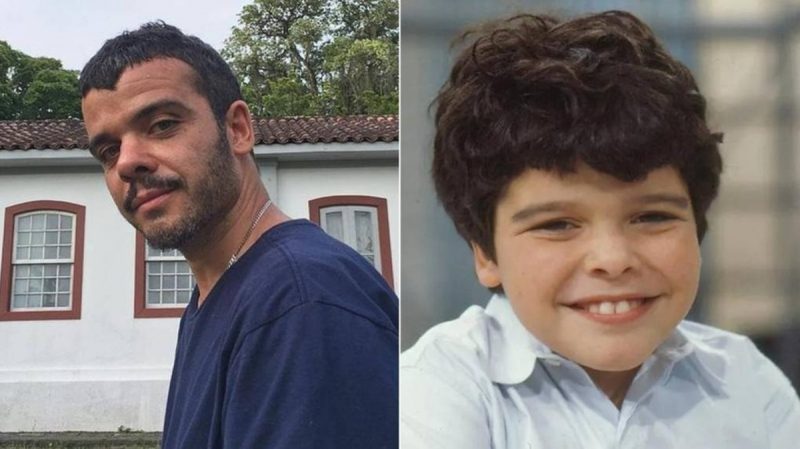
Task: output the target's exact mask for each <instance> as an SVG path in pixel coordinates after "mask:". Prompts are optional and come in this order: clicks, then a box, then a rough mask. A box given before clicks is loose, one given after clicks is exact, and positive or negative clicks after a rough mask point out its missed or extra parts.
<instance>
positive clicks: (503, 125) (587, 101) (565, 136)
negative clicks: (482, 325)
mask: <svg viewBox="0 0 800 449" xmlns="http://www.w3.org/2000/svg"><path fill="white" fill-rule="evenodd" d="M460 42H461V43H463V44H465V45H464V48H463V50H462V51H461V52H460V53H459V55H458V56H457V58H456V61H455V63H454V65H453V68H452V71H451V73H450V78H449V80H448V81H447V83H446V84H445V85H444V87H443V88H442V89H441V91H440V92H439V96H438V98H437V99H436V106H437V110H436V137H435V141H434V158H433V179H434V182H435V185H436V191H437V194H438V196H439V200H440V201H441V202H442V205H443V206H444V208H445V210H446V211H447V213H448V214H449V215H450V217H451V218H452V220H453V222H454V223H455V225H456V228H457V229H458V232H459V233H460V234H461V235H462V236H463V237H464V238H465V239H466V240H467V241H469V242H473V243H476V244H478V245H479V246H480V247H481V249H483V250H484V251H485V252H486V253H487V254H488V255H489V256H490V257H492V258H494V256H495V252H494V250H495V248H494V241H493V237H494V218H495V211H496V208H497V203H498V201H499V200H500V198H501V197H502V195H503V194H504V192H505V190H506V188H507V187H508V185H509V184H510V183H511V182H512V180H514V179H515V178H516V177H517V176H519V175H520V174H522V173H523V172H524V171H525V170H526V169H528V168H533V169H542V170H552V171H556V172H559V173H569V172H572V171H574V170H575V168H576V164H577V163H578V162H584V163H586V164H588V165H589V166H590V167H592V168H593V169H595V170H597V171H600V172H602V173H606V174H609V175H611V176H614V177H616V178H617V179H620V180H623V181H636V180H640V179H643V178H644V177H645V176H646V175H647V174H648V173H649V172H651V171H652V170H654V169H656V168H660V167H664V166H672V167H675V168H676V169H677V170H678V172H679V173H680V175H681V177H682V179H683V181H684V182H685V183H686V186H687V188H688V191H689V196H690V198H691V201H692V208H693V212H694V215H695V219H696V223H697V237H698V240H702V238H703V235H704V234H705V232H706V229H707V226H708V223H707V221H706V212H707V210H708V208H709V206H710V205H711V202H712V201H713V199H714V197H716V195H717V191H718V188H719V179H720V173H721V171H722V159H721V157H720V153H719V150H718V143H719V142H721V140H722V135H721V134H720V133H716V132H712V131H711V130H709V127H708V126H707V123H706V102H705V99H704V98H703V96H702V95H701V94H700V91H699V89H698V87H697V83H696V82H695V80H694V77H693V76H692V74H691V73H690V72H689V70H688V69H687V68H686V67H685V66H684V65H683V64H681V63H680V62H678V61H677V60H675V59H674V58H673V57H672V56H670V55H669V54H668V53H667V51H666V50H665V49H664V48H663V47H662V45H661V44H660V43H659V42H658V41H657V40H656V38H655V36H654V35H653V32H652V31H651V30H650V28H649V27H648V26H647V25H645V24H644V23H643V22H642V21H640V20H639V19H637V18H636V17H634V16H633V15H631V14H629V13H626V12H622V11H608V12H605V13H600V14H593V15H588V16H584V17H578V18H575V19H572V20H561V19H558V18H555V17H552V16H546V15H541V16H536V15H520V16H515V17H512V18H510V19H506V20H500V21H495V22H489V23H486V24H483V25H481V26H479V27H477V28H476V29H474V30H471V31H468V32H467V33H465V34H464V35H463V36H462V37H461V41H460Z"/></svg>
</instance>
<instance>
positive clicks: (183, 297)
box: [178, 290, 192, 304]
mask: <svg viewBox="0 0 800 449" xmlns="http://www.w3.org/2000/svg"><path fill="white" fill-rule="evenodd" d="M191 297H192V291H191V290H182V291H179V292H178V304H188V303H189V299H191Z"/></svg>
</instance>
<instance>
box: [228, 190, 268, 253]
mask: <svg viewBox="0 0 800 449" xmlns="http://www.w3.org/2000/svg"><path fill="white" fill-rule="evenodd" d="M270 206H272V200H269V199H268V200H267V202H266V203H264V205H263V206H261V210H260V211H258V214H257V215H256V218H255V220H253V224H251V225H250V229H248V230H247V234H245V235H244V238H243V239H242V243H240V244H239V248H238V249H237V250H236V252H235V253H233V255H232V256H231V260H229V261H228V268H230V267H231V266H233V264H235V263H236V261H237V260H239V252H241V251H242V248H244V244H245V242H247V239H249V238H250V234H252V233H253V229H255V228H256V225H257V224H258V222H259V220H261V217H262V216H263V215H264V213H265V212H266V211H267V209H269V207H270Z"/></svg>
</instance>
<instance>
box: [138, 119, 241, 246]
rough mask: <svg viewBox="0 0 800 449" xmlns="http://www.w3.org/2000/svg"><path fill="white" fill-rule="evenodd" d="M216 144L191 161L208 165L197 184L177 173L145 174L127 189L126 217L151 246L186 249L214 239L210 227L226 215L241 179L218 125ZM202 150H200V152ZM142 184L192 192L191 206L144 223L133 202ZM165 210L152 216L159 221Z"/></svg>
mask: <svg viewBox="0 0 800 449" xmlns="http://www.w3.org/2000/svg"><path fill="white" fill-rule="evenodd" d="M212 147H213V148H208V149H206V151H205V153H206V154H208V156H207V160H205V161H198V162H190V163H189V164H191V165H196V166H198V167H201V168H205V170H204V171H203V172H201V173H200V174H199V175H198V176H197V180H196V185H195V186H193V187H191V186H187V183H186V181H185V180H184V179H181V178H178V177H172V178H163V177H157V176H155V175H146V176H143V177H141V178H139V179H137V180H136V181H135V182H134V183H131V186H130V188H129V190H128V194H127V196H126V198H125V202H124V204H123V209H124V211H127V212H128V213H127V214H125V213H124V214H123V215H124V216H125V218H126V219H127V220H128V221H129V222H130V223H131V224H132V225H133V226H134V227H135V228H136V229H138V230H139V231H140V232H141V233H142V234H143V235H144V238H145V239H146V240H147V242H148V243H149V244H150V246H151V247H153V248H156V249H178V250H181V251H183V249H184V248H186V247H187V246H189V245H192V246H196V245H198V244H200V243H202V242H203V241H206V240H211V236H210V235H208V234H209V231H210V230H211V229H213V228H214V226H215V225H217V224H218V223H220V222H221V221H222V220H224V219H225V216H226V214H227V213H228V212H229V211H230V210H231V208H232V207H233V204H234V203H235V202H236V198H237V197H238V196H239V190H240V189H239V182H238V179H237V176H236V170H235V167H234V164H233V156H232V155H231V152H230V144H229V142H228V137H227V135H226V133H225V130H224V129H218V131H217V140H216V142H215V143H214V145H212ZM198 153H199V152H198ZM140 188H157V189H170V190H184V191H185V192H186V194H187V195H188V196H189V202H188V206H186V208H185V211H184V213H183V214H181V215H180V216H178V217H177V218H176V219H175V220H174V221H173V222H172V223H164V224H159V223H154V224H153V225H152V226H148V227H145V226H143V225H142V224H140V223H137V222H135V221H134V220H133V214H132V212H133V210H132V203H133V199H134V198H136V193H137V190H139V189H140ZM164 214H165V212H163V211H162V212H160V214H159V215H158V216H155V217H153V221H157V220H158V219H159V218H161V216H163V215H164Z"/></svg>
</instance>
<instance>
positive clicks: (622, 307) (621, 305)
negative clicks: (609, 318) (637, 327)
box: [614, 301, 631, 313]
mask: <svg viewBox="0 0 800 449" xmlns="http://www.w3.org/2000/svg"><path fill="white" fill-rule="evenodd" d="M629 310H631V305H630V304H629V303H628V301H620V302H618V303H617V307H616V309H614V312H615V313H625V312H627V311H629Z"/></svg>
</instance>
